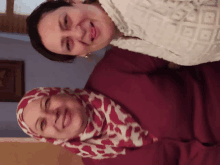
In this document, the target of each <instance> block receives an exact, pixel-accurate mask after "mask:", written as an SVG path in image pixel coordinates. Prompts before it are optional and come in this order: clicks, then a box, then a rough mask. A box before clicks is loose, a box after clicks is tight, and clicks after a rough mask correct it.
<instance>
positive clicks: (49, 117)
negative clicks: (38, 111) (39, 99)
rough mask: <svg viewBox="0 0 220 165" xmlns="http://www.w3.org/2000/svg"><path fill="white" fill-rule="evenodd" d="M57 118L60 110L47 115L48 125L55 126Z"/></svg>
mask: <svg viewBox="0 0 220 165" xmlns="http://www.w3.org/2000/svg"><path fill="white" fill-rule="evenodd" d="M57 117H58V110H54V111H50V112H47V113H45V118H46V121H47V125H50V126H53V125H55V124H56V120H57Z"/></svg>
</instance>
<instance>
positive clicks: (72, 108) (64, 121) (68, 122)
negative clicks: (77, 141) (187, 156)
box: [23, 94, 88, 139]
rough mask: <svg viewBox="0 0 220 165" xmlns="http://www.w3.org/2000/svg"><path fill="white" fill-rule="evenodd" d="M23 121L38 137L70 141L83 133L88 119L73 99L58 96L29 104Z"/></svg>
mask: <svg viewBox="0 0 220 165" xmlns="http://www.w3.org/2000/svg"><path fill="white" fill-rule="evenodd" d="M23 119H24V122H25V123H26V125H27V126H28V127H29V128H30V129H31V130H32V131H34V132H35V133H37V134H38V135H40V136H43V137H47V138H55V139H66V138H67V139H71V138H74V137H76V136H78V135H79V134H80V133H82V132H83V131H84V129H85V127H86V124H87V120H88V117H87V115H86V112H85V108H84V107H83V106H82V105H81V104H80V103H79V102H78V101H77V100H76V98H75V97H73V96H69V95H65V94H59V95H54V96H51V97H49V96H44V97H42V98H41V99H37V100H34V101H32V102H31V103H29V104H28V105H27V106H26V107H25V108H24V113H23Z"/></svg>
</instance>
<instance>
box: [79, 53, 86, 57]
mask: <svg viewBox="0 0 220 165" xmlns="http://www.w3.org/2000/svg"><path fill="white" fill-rule="evenodd" d="M87 55H88V54H87V53H85V54H80V55H78V56H77V57H84V58H85V57H86V56H87Z"/></svg>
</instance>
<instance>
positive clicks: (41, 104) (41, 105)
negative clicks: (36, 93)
mask: <svg viewBox="0 0 220 165" xmlns="http://www.w3.org/2000/svg"><path fill="white" fill-rule="evenodd" d="M43 98H44V97H42V99H41V100H40V109H41V110H42V109H43V103H42V102H43ZM39 120H40V118H38V119H37V121H36V123H35V129H36V130H38V129H37V123H38V122H39Z"/></svg>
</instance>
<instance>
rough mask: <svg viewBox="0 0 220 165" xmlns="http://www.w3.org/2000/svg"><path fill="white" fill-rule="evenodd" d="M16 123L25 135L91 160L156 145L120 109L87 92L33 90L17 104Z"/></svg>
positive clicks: (54, 89)
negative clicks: (152, 144) (130, 149)
mask: <svg viewBox="0 0 220 165" xmlns="http://www.w3.org/2000/svg"><path fill="white" fill-rule="evenodd" d="M17 119H18V123H19V125H20V127H21V128H22V130H23V131H24V132H25V133H26V134H28V135H30V136H32V137H34V138H36V139H38V140H40V141H42V142H50V143H53V144H55V145H61V146H63V147H65V148H67V149H68V150H70V151H71V152H73V153H75V154H78V155H80V156H82V157H89V158H92V159H105V158H114V157H116V156H117V155H119V154H122V155H124V154H125V153H126V149H129V148H137V147H141V146H144V145H147V144H151V143H153V142H155V141H157V138H156V137H154V136H153V135H151V134H150V133H149V132H148V131H147V130H143V129H142V128H141V126H140V125H139V124H138V123H137V122H136V121H135V120H134V119H133V118H132V116H131V115H129V114H128V113H127V112H126V111H125V110H124V109H123V108H122V107H121V106H120V105H118V104H116V103H115V102H114V101H112V100H111V99H109V98H107V97H105V96H103V95H101V94H98V93H94V92H91V91H88V90H80V89H76V90H71V89H67V88H65V89H62V88H35V89H33V90H31V91H29V92H27V93H26V94H25V96H24V97H23V98H22V100H21V101H20V103H19V105H18V109H17Z"/></svg>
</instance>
